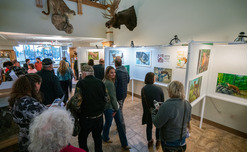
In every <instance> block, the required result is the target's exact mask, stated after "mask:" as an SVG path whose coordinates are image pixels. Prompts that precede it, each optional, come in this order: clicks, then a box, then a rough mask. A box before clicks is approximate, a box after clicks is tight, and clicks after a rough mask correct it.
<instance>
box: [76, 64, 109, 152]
mask: <svg viewBox="0 0 247 152" xmlns="http://www.w3.org/2000/svg"><path fill="white" fill-rule="evenodd" d="M81 71H82V78H83V79H82V80H80V81H79V82H78V83H77V84H76V93H77V92H78V91H79V92H80V94H81V98H82V103H81V109H80V110H81V113H80V114H79V123H80V127H81V130H80V133H79V135H78V141H79V147H80V148H82V149H84V150H86V151H88V147H87V137H88V135H89V133H90V132H92V135H93V139H94V147H95V152H102V151H103V150H102V137H101V132H102V129H103V112H104V108H105V104H106V98H105V97H106V91H105V85H104V83H103V82H102V81H101V80H99V79H97V78H95V77H94V76H93V75H94V71H93V67H92V66H89V65H84V66H82V69H81Z"/></svg>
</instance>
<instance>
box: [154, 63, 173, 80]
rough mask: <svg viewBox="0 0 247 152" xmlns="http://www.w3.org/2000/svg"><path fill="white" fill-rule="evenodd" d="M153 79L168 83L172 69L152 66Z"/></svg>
mask: <svg viewBox="0 0 247 152" xmlns="http://www.w3.org/2000/svg"><path fill="white" fill-rule="evenodd" d="M154 75H155V81H156V82H161V83H170V82H171V80H172V69H167V68H160V67H154Z"/></svg>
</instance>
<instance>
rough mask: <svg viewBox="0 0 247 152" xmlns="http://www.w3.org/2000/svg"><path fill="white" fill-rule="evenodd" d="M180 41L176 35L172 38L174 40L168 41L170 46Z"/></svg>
mask: <svg viewBox="0 0 247 152" xmlns="http://www.w3.org/2000/svg"><path fill="white" fill-rule="evenodd" d="M180 42H181V41H180V39H179V38H178V36H177V35H175V36H174V38H173V39H172V40H171V41H170V43H169V44H170V45H174V44H176V43H180Z"/></svg>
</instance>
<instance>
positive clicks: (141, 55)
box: [136, 51, 151, 67]
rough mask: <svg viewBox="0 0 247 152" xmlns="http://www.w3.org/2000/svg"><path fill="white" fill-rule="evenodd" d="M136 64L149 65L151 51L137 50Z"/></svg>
mask: <svg viewBox="0 0 247 152" xmlns="http://www.w3.org/2000/svg"><path fill="white" fill-rule="evenodd" d="M136 65H139V66H148V67H150V66H151V51H137V52H136Z"/></svg>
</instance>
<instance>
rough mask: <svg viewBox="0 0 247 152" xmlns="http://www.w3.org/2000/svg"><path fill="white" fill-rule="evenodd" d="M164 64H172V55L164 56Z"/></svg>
mask: <svg viewBox="0 0 247 152" xmlns="http://www.w3.org/2000/svg"><path fill="white" fill-rule="evenodd" d="M163 59H164V62H167V63H169V62H170V55H164V58H163Z"/></svg>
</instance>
